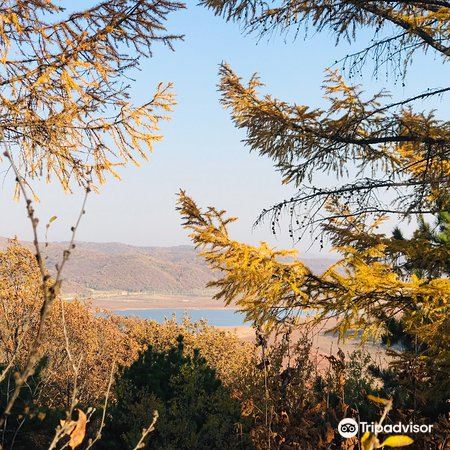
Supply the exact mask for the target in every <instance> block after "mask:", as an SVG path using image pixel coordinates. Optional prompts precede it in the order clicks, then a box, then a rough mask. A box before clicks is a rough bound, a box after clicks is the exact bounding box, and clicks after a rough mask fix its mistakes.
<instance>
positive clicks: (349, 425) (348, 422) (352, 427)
mask: <svg viewBox="0 0 450 450" xmlns="http://www.w3.org/2000/svg"><path fill="white" fill-rule="evenodd" d="M338 432H339V434H340V435H341V436H342V437H343V438H346V439H347V438H351V437H353V436H356V435H357V434H358V423H357V422H356V420H355V419H352V418H351V417H347V418H346V419H342V420H341V421H340V422H339V425H338Z"/></svg>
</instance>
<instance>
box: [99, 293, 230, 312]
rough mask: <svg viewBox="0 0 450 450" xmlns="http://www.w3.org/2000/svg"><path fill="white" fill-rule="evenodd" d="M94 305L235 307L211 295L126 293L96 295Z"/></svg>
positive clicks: (126, 307) (120, 307)
mask: <svg viewBox="0 0 450 450" xmlns="http://www.w3.org/2000/svg"><path fill="white" fill-rule="evenodd" d="M91 301H92V304H93V306H95V307H97V308H101V309H108V310H111V311H114V310H133V309H219V310H220V309H233V307H232V306H226V305H225V304H224V303H223V302H220V301H218V300H213V299H212V298H211V297H210V296H194V295H170V294H167V295H165V294H124V295H119V294H118V295H109V296H105V297H94V298H93V299H92V300H91Z"/></svg>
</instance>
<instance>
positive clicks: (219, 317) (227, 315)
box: [114, 309, 249, 327]
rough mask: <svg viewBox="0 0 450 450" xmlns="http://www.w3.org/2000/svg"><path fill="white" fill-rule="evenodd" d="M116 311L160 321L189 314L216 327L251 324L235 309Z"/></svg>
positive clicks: (181, 317)
mask: <svg viewBox="0 0 450 450" xmlns="http://www.w3.org/2000/svg"><path fill="white" fill-rule="evenodd" d="M114 313H115V314H118V315H120V316H128V317H140V318H142V319H151V320H156V321H157V322H160V323H161V322H164V319H171V318H172V317H173V316H174V315H175V316H176V319H177V322H181V321H182V320H183V317H186V316H188V317H190V319H191V320H192V321H193V322H196V321H198V320H200V319H205V320H207V321H208V324H209V325H213V326H216V327H238V326H241V325H249V323H248V322H245V320H244V315H243V314H241V313H239V312H238V311H235V310H233V309H201V310H197V309H189V310H183V309H130V310H116V311H114Z"/></svg>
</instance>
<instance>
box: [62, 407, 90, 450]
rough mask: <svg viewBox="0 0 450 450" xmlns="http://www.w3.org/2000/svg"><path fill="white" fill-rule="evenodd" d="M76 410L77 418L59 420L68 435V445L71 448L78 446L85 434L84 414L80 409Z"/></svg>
mask: <svg viewBox="0 0 450 450" xmlns="http://www.w3.org/2000/svg"><path fill="white" fill-rule="evenodd" d="M76 411H78V420H69V421H66V420H61V421H60V422H61V426H63V427H66V434H67V435H68V436H70V441H69V447H70V448H71V449H74V448H76V447H78V446H79V445H80V444H81V443H82V442H83V439H84V437H85V435H86V424H87V417H86V414H85V413H84V412H83V411H81V409H77V410H76Z"/></svg>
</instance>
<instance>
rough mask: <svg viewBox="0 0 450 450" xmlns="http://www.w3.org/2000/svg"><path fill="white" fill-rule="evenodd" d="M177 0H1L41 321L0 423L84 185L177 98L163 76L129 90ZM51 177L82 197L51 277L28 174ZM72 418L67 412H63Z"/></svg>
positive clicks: (13, 156)
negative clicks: (81, 0) (150, 88)
mask: <svg viewBox="0 0 450 450" xmlns="http://www.w3.org/2000/svg"><path fill="white" fill-rule="evenodd" d="M183 7H184V4H183V3H178V2H174V1H169V0H167V1H166V0H162V1H160V0H158V1H153V0H135V1H131V0H113V1H107V2H98V3H93V4H92V5H91V6H89V7H88V8H87V9H84V10H81V11H76V10H74V11H73V12H68V11H67V10H66V8H65V7H64V6H62V5H60V4H57V3H55V2H52V1H40V0H32V1H29V2H24V1H8V2H6V3H5V4H4V5H3V7H2V10H1V12H0V77H1V82H0V83H1V92H0V117H1V120H0V122H1V125H0V134H1V137H2V140H1V145H2V147H3V152H2V154H3V157H4V164H6V165H9V166H10V168H11V169H12V171H13V173H14V175H15V182H16V194H17V196H20V197H22V198H23V200H24V201H25V203H26V211H27V215H28V218H29V220H30V223H31V226H32V231H33V243H34V247H35V258H36V260H37V262H38V267H39V277H40V279H41V287H40V290H41V292H42V298H43V302H42V305H41V307H40V311H39V317H38V325H37V327H35V328H34V336H33V340H32V342H31V344H30V346H29V351H28V355H27V358H26V361H25V364H24V365H23V366H22V368H21V371H20V372H17V373H16V375H15V377H14V380H15V389H14V390H13V391H12V392H11V394H10V395H9V397H8V402H7V403H6V405H5V407H4V408H3V411H2V414H3V415H2V417H1V418H0V423H1V424H3V423H4V421H5V418H6V417H7V416H8V415H9V414H10V413H11V410H12V408H13V405H14V402H15V401H16V399H17V397H18V396H19V393H20V390H21V388H22V387H23V386H24V385H25V383H26V382H27V380H28V379H29V377H30V376H32V375H33V373H34V370H35V367H36V366H37V364H38V362H39V360H40V357H41V354H42V348H43V345H44V342H45V328H46V325H47V321H48V318H49V315H50V311H51V308H52V305H53V303H54V302H55V300H56V298H57V296H58V292H59V291H60V287H61V282H62V273H63V268H64V265H65V263H66V261H67V259H68V258H69V256H70V253H71V252H72V251H73V249H74V247H75V243H74V242H75V233H76V230H77V228H78V225H79V223H80V221H81V218H82V216H83V214H84V213H85V203H86V197H87V195H88V194H89V193H90V192H91V191H92V190H93V189H96V187H97V186H98V185H99V184H101V183H103V182H105V181H106V176H107V175H108V174H110V175H112V176H115V177H119V174H118V172H117V168H118V167H120V166H123V165H125V164H127V163H129V162H132V163H134V164H139V162H138V159H139V158H144V159H145V158H146V157H147V155H148V152H149V151H151V150H152V148H153V144H154V143H155V142H157V141H159V140H160V139H161V138H162V137H161V135H160V133H159V131H158V129H159V124H160V122H161V121H162V120H165V119H167V113H168V112H169V111H170V110H171V109H172V107H173V105H174V97H173V93H172V92H171V85H170V83H168V84H164V83H161V84H159V85H158V86H157V88H156V89H155V91H154V93H151V94H150V95H149V96H148V99H147V101H145V102H144V103H142V104H137V105H135V104H133V103H132V102H131V100H130V84H129V83H128V79H129V74H130V73H131V72H132V71H133V70H136V69H138V68H139V61H140V58H144V57H150V56H151V55H152V52H153V50H154V47H155V46H158V45H160V44H161V45H165V46H167V47H169V48H172V45H173V43H174V41H175V40H177V39H180V38H181V36H178V35H174V34H171V33H169V32H168V31H167V29H166V26H165V22H166V20H167V17H168V15H169V14H170V13H171V12H173V11H176V10H178V9H180V8H183ZM40 178H45V179H46V180H47V181H50V180H53V179H56V180H58V181H59V183H60V184H61V185H62V187H63V188H64V189H65V190H67V191H71V190H73V189H74V188H75V187H76V186H80V187H81V189H83V190H84V191H85V200H84V202H83V205H82V207H81V210H80V214H79V217H78V220H77V222H76V223H75V224H74V226H73V227H72V236H71V239H70V244H69V246H68V248H67V249H66V250H65V251H64V253H63V255H62V256H61V261H60V263H59V264H58V266H57V268H56V275H55V277H54V279H51V278H50V276H49V274H48V272H47V269H46V267H45V264H44V252H43V248H42V246H41V245H40V236H39V229H38V228H39V219H38V217H36V213H35V208H34V205H33V201H34V200H35V199H36V193H35V192H34V191H33V190H32V181H33V180H35V179H40ZM67 423H69V422H67Z"/></svg>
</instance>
